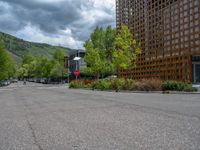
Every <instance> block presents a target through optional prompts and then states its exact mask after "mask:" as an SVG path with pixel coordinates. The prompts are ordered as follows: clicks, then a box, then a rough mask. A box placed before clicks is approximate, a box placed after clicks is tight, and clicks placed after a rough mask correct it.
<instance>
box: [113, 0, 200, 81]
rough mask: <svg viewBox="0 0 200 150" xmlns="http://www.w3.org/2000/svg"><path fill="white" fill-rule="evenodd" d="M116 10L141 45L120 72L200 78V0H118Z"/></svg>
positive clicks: (167, 78)
mask: <svg viewBox="0 0 200 150" xmlns="http://www.w3.org/2000/svg"><path fill="white" fill-rule="evenodd" d="M116 14H117V15H116V17H117V18H116V19H117V29H119V28H120V26H121V25H122V24H126V25H128V27H129V29H130V31H131V32H132V33H133V34H134V35H135V38H136V40H137V41H138V42H140V43H141V48H142V54H141V55H140V56H139V57H138V60H137V67H136V68H134V69H129V70H123V71H122V72H121V73H120V76H123V77H131V78H134V79H141V78H160V79H162V80H182V81H190V82H193V83H198V82H200V0H116Z"/></svg>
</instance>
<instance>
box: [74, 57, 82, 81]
mask: <svg viewBox="0 0 200 150" xmlns="http://www.w3.org/2000/svg"><path fill="white" fill-rule="evenodd" d="M80 59H81V57H74V59H73V60H74V61H76V71H77V70H78V62H79V60H80ZM77 79H78V76H76V81H77Z"/></svg>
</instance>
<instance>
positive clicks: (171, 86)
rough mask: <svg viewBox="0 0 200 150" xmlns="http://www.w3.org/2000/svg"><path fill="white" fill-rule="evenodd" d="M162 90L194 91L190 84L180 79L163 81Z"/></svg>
mask: <svg viewBox="0 0 200 150" xmlns="http://www.w3.org/2000/svg"><path fill="white" fill-rule="evenodd" d="M163 90H164V91H166V90H168V91H187V92H191V91H195V89H194V88H193V87H192V84H190V83H186V82H181V81H165V82H164V83H163Z"/></svg>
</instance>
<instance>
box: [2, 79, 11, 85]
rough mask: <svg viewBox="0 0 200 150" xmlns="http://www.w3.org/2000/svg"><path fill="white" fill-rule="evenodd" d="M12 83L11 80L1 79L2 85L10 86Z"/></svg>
mask: <svg viewBox="0 0 200 150" xmlns="http://www.w3.org/2000/svg"><path fill="white" fill-rule="evenodd" d="M10 84H11V82H10V80H4V81H0V86H8V85H10Z"/></svg>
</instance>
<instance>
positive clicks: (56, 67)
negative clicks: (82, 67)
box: [50, 62, 67, 80]
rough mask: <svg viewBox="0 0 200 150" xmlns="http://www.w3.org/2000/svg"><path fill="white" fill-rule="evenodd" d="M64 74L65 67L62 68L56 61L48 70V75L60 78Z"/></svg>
mask: <svg viewBox="0 0 200 150" xmlns="http://www.w3.org/2000/svg"><path fill="white" fill-rule="evenodd" d="M66 75H67V74H66V68H64V67H63V65H62V64H60V63H58V62H56V63H55V65H54V66H53V68H52V70H51V72H50V77H52V78H57V79H59V78H60V79H61V80H62V79H63V77H65V76H66Z"/></svg>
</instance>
